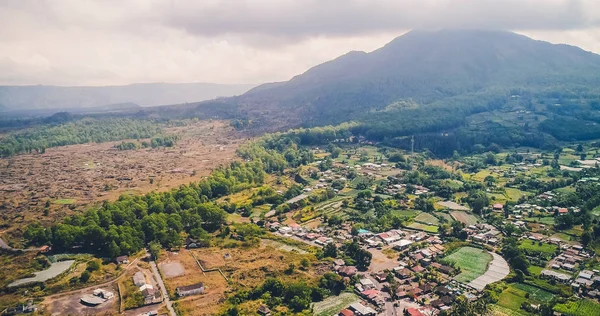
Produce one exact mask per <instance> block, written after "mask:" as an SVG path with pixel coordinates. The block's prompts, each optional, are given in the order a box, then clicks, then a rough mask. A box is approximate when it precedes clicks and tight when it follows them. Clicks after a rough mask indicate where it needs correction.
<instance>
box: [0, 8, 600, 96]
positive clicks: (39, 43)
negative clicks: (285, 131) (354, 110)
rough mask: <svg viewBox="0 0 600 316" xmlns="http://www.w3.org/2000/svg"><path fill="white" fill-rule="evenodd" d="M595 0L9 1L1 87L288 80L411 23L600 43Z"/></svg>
mask: <svg viewBox="0 0 600 316" xmlns="http://www.w3.org/2000/svg"><path fill="white" fill-rule="evenodd" d="M597 2H598V0H246V1H244V0H190V1H188V0H94V1H91V0H31V1H23V0H2V1H0V21H2V27H0V85H35V84H48V85H74V86H83V85H123V84H130V83H141V82H174V83H176V82H211V83H252V84H258V83H264V82H273V81H283V80H288V79H290V78H291V77H293V76H294V75H297V74H300V73H303V72H304V71H306V70H307V69H308V68H310V67H312V66H315V65H318V64H320V63H322V62H325V61H328V60H331V59H333V58H335V57H337V56H340V55H343V54H345V53H347V52H349V51H352V50H360V51H366V52H369V51H373V50H375V49H377V48H379V47H381V46H383V45H384V44H386V43H387V42H389V41H391V40H392V39H394V38H395V37H397V36H400V35H402V34H404V33H405V32H407V31H409V30H411V29H440V28H470V29H475V28H476V29H481V28H485V29H502V30H512V31H515V32H517V33H520V34H524V35H527V36H530V37H532V38H535V39H539V40H545V41H549V42H552V43H565V44H571V45H575V46H579V47H581V48H583V49H585V50H588V51H593V52H596V53H600V5H597Z"/></svg>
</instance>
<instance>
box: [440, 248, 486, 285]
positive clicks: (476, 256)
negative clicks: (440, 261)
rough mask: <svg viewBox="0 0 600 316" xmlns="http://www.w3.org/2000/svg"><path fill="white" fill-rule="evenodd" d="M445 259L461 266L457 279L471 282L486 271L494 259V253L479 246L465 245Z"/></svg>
mask: <svg viewBox="0 0 600 316" xmlns="http://www.w3.org/2000/svg"><path fill="white" fill-rule="evenodd" d="M444 260H446V261H449V262H453V263H454V264H455V266H456V267H460V269H461V272H460V274H458V275H457V276H455V277H454V279H455V280H457V281H458V282H462V283H469V282H471V281H472V280H475V279H476V278H478V277H479V276H481V275H483V274H484V273H485V272H486V270H487V267H488V263H490V261H492V255H490V254H489V253H488V252H487V251H485V250H482V249H479V248H473V247H463V248H460V249H458V250H457V251H455V252H454V253H452V254H451V255H449V256H447V257H446V258H444Z"/></svg>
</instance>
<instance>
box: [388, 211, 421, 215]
mask: <svg viewBox="0 0 600 316" xmlns="http://www.w3.org/2000/svg"><path fill="white" fill-rule="evenodd" d="M391 213H392V215H397V216H400V217H413V216H415V215H417V213H419V212H418V211H415V210H392V212H391Z"/></svg>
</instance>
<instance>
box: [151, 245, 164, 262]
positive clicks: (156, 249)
mask: <svg viewBox="0 0 600 316" xmlns="http://www.w3.org/2000/svg"><path fill="white" fill-rule="evenodd" d="M148 249H149V250H150V255H152V258H153V259H154V260H158V258H159V257H160V250H161V249H162V246H161V245H160V243H159V242H157V241H151V242H150V243H148Z"/></svg>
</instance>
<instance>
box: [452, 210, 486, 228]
mask: <svg viewBox="0 0 600 316" xmlns="http://www.w3.org/2000/svg"><path fill="white" fill-rule="evenodd" d="M450 215H452V217H454V219H455V220H457V221H459V222H461V223H464V224H465V225H467V226H468V225H475V224H477V223H478V222H479V219H478V218H477V217H476V216H475V215H473V214H469V213H465V212H461V211H453V212H450Z"/></svg>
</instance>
